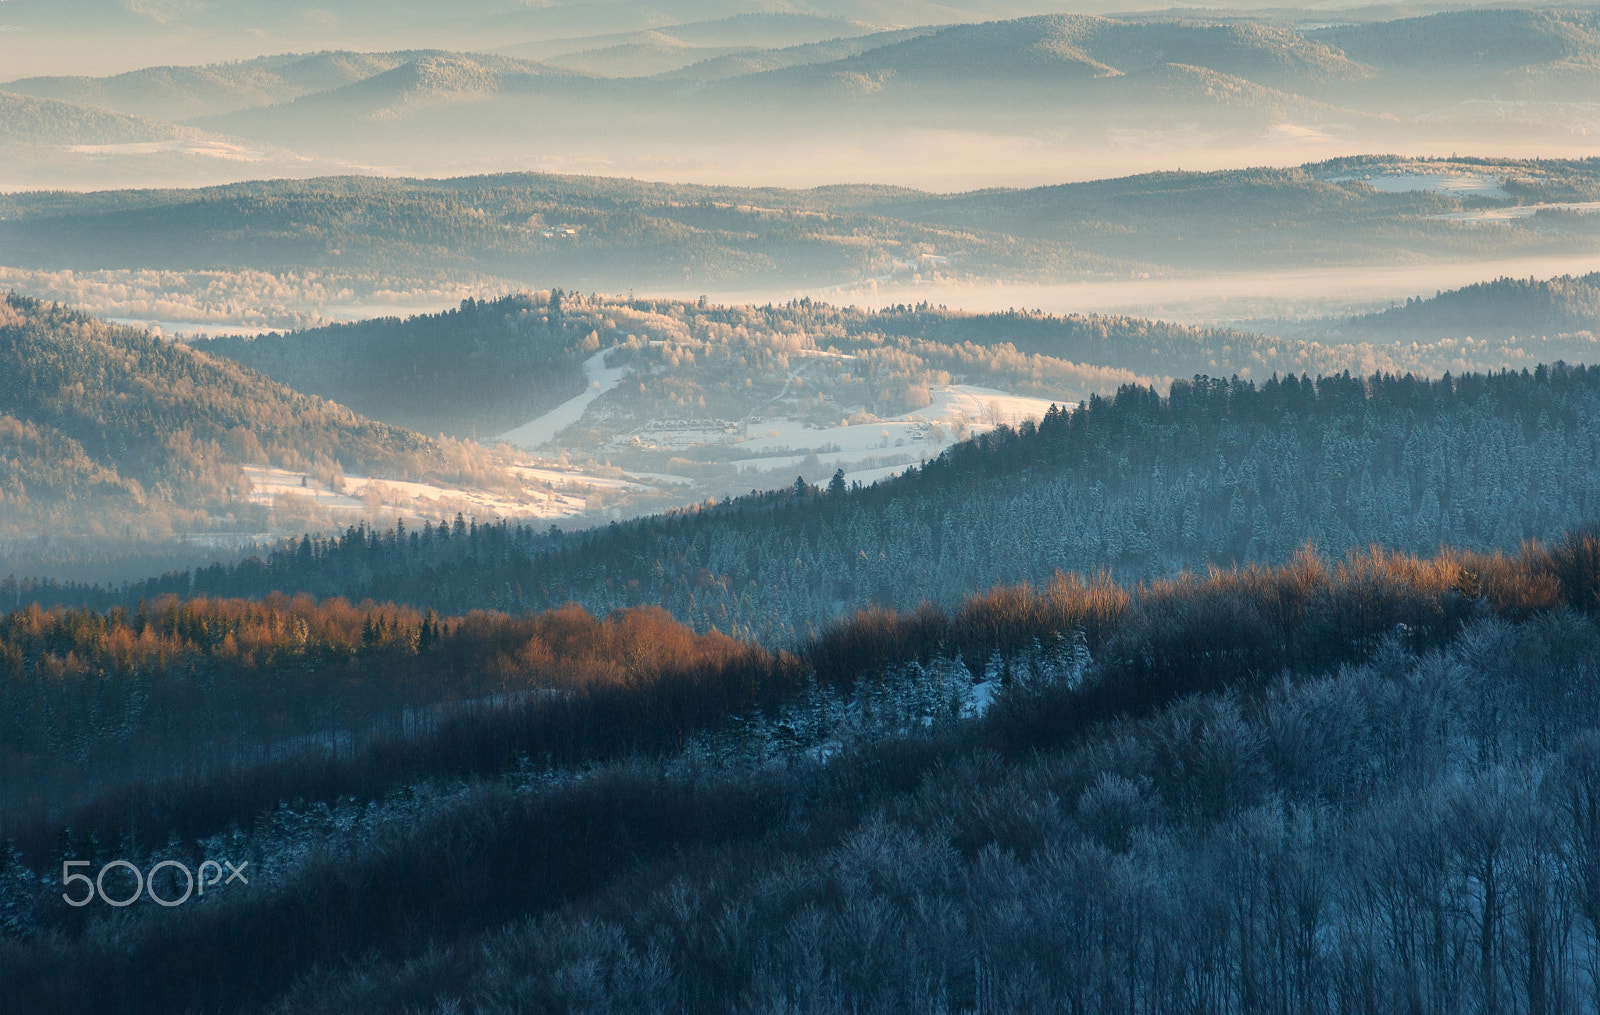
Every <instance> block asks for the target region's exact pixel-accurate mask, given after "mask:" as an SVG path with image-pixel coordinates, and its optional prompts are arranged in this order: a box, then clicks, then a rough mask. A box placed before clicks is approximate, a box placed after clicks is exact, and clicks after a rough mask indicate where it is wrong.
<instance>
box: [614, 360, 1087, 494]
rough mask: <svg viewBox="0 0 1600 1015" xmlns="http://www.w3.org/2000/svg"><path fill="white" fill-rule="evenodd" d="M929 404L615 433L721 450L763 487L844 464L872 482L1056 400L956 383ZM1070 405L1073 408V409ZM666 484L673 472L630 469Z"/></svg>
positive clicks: (643, 443)
mask: <svg viewBox="0 0 1600 1015" xmlns="http://www.w3.org/2000/svg"><path fill="white" fill-rule="evenodd" d="M930 395H931V399H930V401H929V403H928V404H927V405H926V406H924V407H923V408H921V409H917V410H915V411H913V412H909V413H906V414H904V415H901V416H896V417H893V418H890V419H882V420H876V421H874V422H870V423H858V424H846V423H843V422H842V421H841V423H840V424H837V425H834V426H825V427H819V426H814V425H810V424H807V423H804V422H801V421H799V420H794V419H784V418H766V419H763V418H760V417H752V418H751V419H750V420H747V421H740V422H737V423H733V422H726V421H706V420H683V421H674V420H661V421H657V422H654V423H652V424H651V425H649V426H647V427H643V428H640V429H638V430H636V431H632V432H627V433H619V434H615V435H613V436H612V438H611V442H612V445H613V446H614V447H616V448H618V449H619V450H621V449H623V448H629V449H632V450H634V451H639V450H643V451H648V452H654V453H657V454H660V455H662V456H663V457H666V456H669V455H672V454H675V453H681V452H684V451H687V450H688V449H690V448H698V449H705V448H707V447H715V448H717V449H719V451H720V452H721V453H720V455H719V460H720V461H724V462H727V463H730V464H733V465H735V466H737V468H738V470H739V472H740V473H741V474H746V475H752V476H755V477H758V478H755V479H752V480H751V482H752V483H754V484H755V485H761V484H763V483H765V484H772V483H780V482H783V481H786V480H792V479H793V477H794V475H795V471H796V470H797V469H806V471H807V472H808V478H811V477H810V476H809V473H810V472H815V471H817V470H818V469H819V468H821V469H823V471H826V472H832V471H833V470H835V469H843V470H844V472H845V475H846V477H847V478H849V479H851V480H859V481H860V482H862V483H866V484H870V483H873V482H875V481H877V480H879V479H883V478H885V477H888V476H892V475H895V474H897V473H899V472H900V471H902V470H903V469H904V468H905V467H906V466H907V465H912V464H916V463H918V462H921V461H925V460H927V459H931V458H937V457H938V456H939V453H940V452H942V451H943V450H945V449H946V448H948V447H950V446H951V445H952V444H954V443H956V442H957V441H960V440H963V439H965V438H967V437H971V436H974V435H977V434H981V433H986V432H988V431H989V430H992V429H994V427H995V426H996V425H998V424H1001V423H1005V424H1009V425H1013V426H1014V425H1016V424H1018V423H1021V422H1022V421H1023V420H1025V419H1034V420H1037V419H1039V418H1040V417H1042V416H1043V415H1044V414H1045V412H1046V411H1047V410H1048V409H1049V408H1050V406H1051V405H1052V404H1057V403H1052V402H1051V400H1049V399H1044V398H1030V397H1026V396H1022V395H1013V394H1010V393H1008V392H1005V391H998V390H995V389H993V388H982V387H977V386H975V385H968V384H954V385H950V386H949V387H945V388H936V389H934V390H933V391H931V392H930ZM1069 407H1070V406H1069ZM629 475H631V476H633V477H635V478H639V479H646V480H655V481H662V480H667V479H668V478H669V476H668V474H663V473H648V472H630V473H629Z"/></svg>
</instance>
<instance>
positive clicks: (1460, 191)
mask: <svg viewBox="0 0 1600 1015" xmlns="http://www.w3.org/2000/svg"><path fill="white" fill-rule="evenodd" d="M1352 180H1359V181H1361V182H1362V183H1365V184H1368V185H1370V186H1371V187H1372V189H1373V190H1377V191H1382V192H1383V193H1385V194H1405V193H1410V192H1412V191H1418V190H1431V191H1433V192H1435V193H1438V194H1448V195H1450V196H1451V197H1498V198H1509V197H1510V196H1511V195H1510V194H1508V193H1506V189H1505V186H1504V181H1502V180H1501V179H1500V178H1499V177H1496V176H1490V175H1487V174H1485V173H1451V172H1444V171H1436V172H1431V173H1373V174H1369V175H1366V176H1334V177H1330V178H1329V180H1328V182H1329V183H1347V182H1350V181H1352Z"/></svg>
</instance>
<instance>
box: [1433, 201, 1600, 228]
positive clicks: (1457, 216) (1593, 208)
mask: <svg viewBox="0 0 1600 1015" xmlns="http://www.w3.org/2000/svg"><path fill="white" fill-rule="evenodd" d="M1541 211H1569V212H1574V213H1576V214H1578V215H1592V214H1594V213H1595V212H1600V201H1572V202H1568V203H1564V204H1516V205H1509V206H1507V207H1504V208H1469V209H1467V210H1466V211H1452V212H1446V213H1445V214H1443V215H1430V216H1429V218H1432V219H1436V220H1440V221H1445V222H1466V223H1469V224H1478V223H1498V222H1512V221H1515V220H1517V219H1526V218H1532V217H1533V216H1535V215H1537V214H1539V213H1540V212H1541Z"/></svg>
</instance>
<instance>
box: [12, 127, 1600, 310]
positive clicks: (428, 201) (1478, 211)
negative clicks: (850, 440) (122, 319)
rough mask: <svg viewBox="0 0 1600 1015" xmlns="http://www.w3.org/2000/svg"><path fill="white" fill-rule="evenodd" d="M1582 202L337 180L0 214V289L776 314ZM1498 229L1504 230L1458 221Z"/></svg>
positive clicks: (1544, 189)
mask: <svg viewBox="0 0 1600 1015" xmlns="http://www.w3.org/2000/svg"><path fill="white" fill-rule="evenodd" d="M1396 188H1398V189H1396ZM1597 199H1600V169H1597V167H1596V165H1595V164H1594V163H1593V162H1590V161H1587V160H1543V161H1533V160H1513V159H1402V158H1395V157H1387V156H1386V157H1370V158H1359V159H1355V158H1352V159H1339V160H1333V161H1329V162H1321V163H1311V164H1307V165H1304V166H1299V167H1294V168H1285V169H1250V170H1228V171H1223V172H1204V173H1201V172H1162V173H1154V174H1148V175H1143V176H1134V177H1126V178H1121V179H1112V180H1097V181H1092V182H1086V183H1074V184H1066V185H1062V186H1053V187H1038V188H1029V189H985V190H979V191H970V192H965V193H956V194H933V193H926V192H920V191H912V190H907V189H904V188H894V187H867V186H838V187H821V188H815V189H809V190H791V189H779V188H744V187H724V186H718V187H709V186H687V185H669V184H659V183H646V182H638V181H632V180H616V179H602V178H596V177H582V176H557V175H550V174H523V173H517V174H502V175H494V176H477V177H460V178H454V179H445V180H418V179H374V178H368V177H349V176H343V177H326V178H320V179H315V180H304V181H299V180H276V181H268V182H252V183H241V184H235V185H231V186H227V187H216V188H206V189H197V190H152V191H119V192H106V193H91V194H62V193H19V194H7V195H0V249H4V250H5V251H6V253H5V256H4V260H5V262H6V264H7V265H8V266H10V267H17V268H41V269H43V268H48V269H49V270H51V271H59V270H61V269H67V268H70V269H73V270H75V271H80V272H87V271H101V270H111V269H168V270H182V271H197V270H205V269H217V268H223V267H227V268H233V269H256V270H261V271H271V272H277V273H288V272H289V271H290V270H291V269H299V270H301V271H304V270H305V269H314V270H316V271H320V272H337V273H354V274H357V275H361V274H364V273H365V274H371V273H377V274H379V275H381V276H383V277H385V278H390V279H432V280H439V279H457V280H461V279H466V280H470V279H474V278H480V277H483V276H489V277H492V278H495V279H499V280H504V281H503V283H502V284H506V285H521V286H528V287H534V288H546V287H549V286H551V285H560V286H562V287H564V288H576V289H581V290H584V291H588V292H592V291H595V290H599V291H602V292H627V291H629V290H631V289H635V288H637V289H639V290H641V291H643V290H646V289H654V290H657V291H663V292H683V291H685V290H688V291H689V292H691V293H692V292H694V291H695V290H696V288H699V289H700V290H701V291H708V290H710V289H712V288H720V289H723V290H727V289H730V288H740V287H762V288H768V289H770V290H771V291H777V292H784V293H793V292H794V291H795V290H797V289H804V288H810V287H819V286H833V285H861V284H863V283H865V282H866V281H867V280H868V279H872V280H875V281H877V282H879V283H890V282H897V283H900V284H903V285H904V284H917V285H921V284H927V285H930V286H931V285H932V284H933V283H938V282H943V283H957V282H976V281H983V282H992V281H994V280H1003V281H1005V282H1007V283H1011V282H1051V281H1063V280H1071V281H1076V280H1079V279H1112V278H1121V279H1126V278H1130V277H1139V276H1141V275H1143V274H1144V273H1146V272H1149V273H1152V274H1153V275H1156V276H1158V277H1159V276H1160V275H1162V274H1175V273H1201V274H1210V273H1212V272H1215V271H1216V270H1217V269H1218V268H1219V267H1225V268H1229V269H1231V270H1237V269H1241V268H1246V267H1249V268H1257V269H1272V270H1284V269H1288V268H1291V267H1298V268H1307V269H1311V268H1318V269H1325V268H1327V267H1328V266H1330V265H1359V266H1363V267H1370V266H1372V265H1375V264H1406V263H1413V264H1414V263H1428V262H1437V261H1451V262H1464V261H1473V260H1480V259H1482V260H1488V259H1494V258H1498V259H1503V258H1506V257H1510V256H1514V255H1535V254H1538V255H1545V256H1550V255H1570V254H1577V253H1582V254H1585V255H1586V254H1587V253H1589V252H1591V251H1592V249H1593V242H1594V238H1595V236H1596V232H1597V230H1600V217H1597V216H1595V215H1588V214H1581V213H1579V211H1573V210H1567V211H1563V210H1562V208H1563V206H1566V205H1573V204H1580V205H1581V204H1584V203H1585V202H1594V201H1596V200H1597ZM1580 211H1581V209H1580ZM1511 212H1517V213H1518V214H1519V215H1521V214H1522V213H1523V212H1526V213H1527V214H1526V215H1525V216H1523V217H1513V218H1507V219H1505V220H1504V221H1499V222H1496V223H1495V224H1492V225H1484V224H1482V223H1478V222H1476V221H1473V220H1472V217H1473V216H1487V215H1489V214H1491V213H1496V214H1498V213H1506V214H1509V213H1511ZM1535 213H1537V214H1535ZM325 302H326V301H324V305H325Z"/></svg>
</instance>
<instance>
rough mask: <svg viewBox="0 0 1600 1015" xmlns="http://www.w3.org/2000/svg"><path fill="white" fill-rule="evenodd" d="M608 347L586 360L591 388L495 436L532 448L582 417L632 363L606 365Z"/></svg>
mask: <svg viewBox="0 0 1600 1015" xmlns="http://www.w3.org/2000/svg"><path fill="white" fill-rule="evenodd" d="M609 351H610V350H609V349H602V350H601V351H599V352H597V353H595V354H594V355H593V356H590V357H589V358H588V359H586V360H584V361H583V372H584V376H586V377H587V378H588V379H589V387H588V390H586V391H584V393H583V394H581V395H579V396H577V397H576V398H569V399H567V400H566V401H565V402H562V403H561V404H560V405H558V406H556V407H555V408H554V409H551V410H550V411H549V412H547V413H545V414H544V415H543V416H539V417H538V418H536V419H531V420H529V421H528V422H526V423H524V424H522V425H521V426H519V427H517V428H516V429H515V430H508V431H506V432H505V433H503V434H501V435H500V436H499V437H497V438H495V439H496V440H501V441H505V442H506V443H507V444H510V445H511V446H512V447H517V448H522V449H523V450H527V451H531V450H532V449H534V448H537V447H539V446H540V445H542V444H548V443H550V442H551V441H553V440H555V438H556V434H558V433H560V432H561V431H563V430H565V429H566V428H567V427H569V426H571V425H572V424H574V423H576V422H577V421H578V420H580V419H582V418H583V414H584V412H585V410H587V409H588V408H589V406H590V405H591V404H593V402H594V400H595V399H597V398H599V397H600V396H601V395H603V394H605V393H606V392H608V391H610V390H611V389H612V388H615V387H616V386H617V385H618V384H620V383H622V376H623V375H624V374H626V373H627V372H628V370H629V369H630V368H629V367H611V368H609V369H608V368H607V367H606V353H607V352H609Z"/></svg>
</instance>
